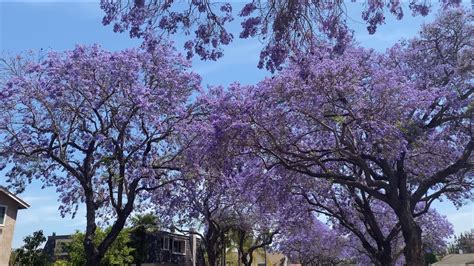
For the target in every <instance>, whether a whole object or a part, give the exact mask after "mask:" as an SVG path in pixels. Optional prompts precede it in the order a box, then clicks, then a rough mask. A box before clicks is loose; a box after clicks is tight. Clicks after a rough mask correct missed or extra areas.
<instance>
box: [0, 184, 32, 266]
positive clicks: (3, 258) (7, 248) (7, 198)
mask: <svg viewBox="0 0 474 266" xmlns="http://www.w3.org/2000/svg"><path fill="white" fill-rule="evenodd" d="M29 207H30V205H28V203H26V202H24V201H23V200H22V199H20V198H18V197H17V196H16V195H14V194H12V193H11V192H9V191H8V190H7V189H6V188H5V187H2V186H0V265H8V261H9V260H10V254H11V251H12V240H13V232H14V231H15V222H16V214H17V212H18V210H21V209H27V208H29Z"/></svg>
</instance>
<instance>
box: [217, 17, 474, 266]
mask: <svg viewBox="0 0 474 266" xmlns="http://www.w3.org/2000/svg"><path fill="white" fill-rule="evenodd" d="M472 18H473V17H472V15H471V14H469V13H466V12H465V11H463V10H458V9H455V10H449V11H448V12H446V13H444V14H442V15H441V16H440V17H439V18H438V19H437V20H436V21H435V22H434V23H432V24H428V25H425V26H424V27H423V29H422V31H421V33H420V36H419V37H417V38H415V39H413V40H410V41H406V42H402V43H401V44H399V45H396V46H395V47H394V48H393V49H391V50H390V51H388V52H387V54H379V53H376V52H374V51H370V50H365V49H362V48H357V47H348V48H347V49H346V51H345V53H344V54H342V55H334V54H333V53H332V49H331V48H330V47H328V46H327V45H324V44H321V45H320V46H319V47H317V48H316V49H314V50H313V52H312V53H309V54H306V53H304V54H301V56H298V57H296V58H295V60H294V62H293V63H292V64H290V66H289V67H287V68H285V69H284V70H282V71H281V72H280V73H279V74H278V75H276V76H274V77H273V78H268V79H266V80H264V81H262V82H261V83H259V84H258V85H257V86H250V87H239V86H237V87H235V86H234V87H233V88H231V89H230V90H229V95H228V96H227V99H228V100H227V101H228V102H229V103H226V106H229V108H228V109H229V113H230V114H232V115H233V116H234V117H235V120H236V122H235V123H236V124H238V125H239V126H241V127H242V128H243V129H242V130H241V132H242V134H241V135H240V138H241V139H242V142H243V143H245V144H246V145H247V146H248V147H249V149H248V150H247V151H246V152H247V153H254V154H255V155H256V156H258V157H259V158H260V159H261V160H262V161H264V162H265V165H266V166H267V167H268V168H269V169H271V168H274V167H276V166H280V167H284V168H286V169H287V170H289V171H292V172H294V173H295V174H302V175H304V176H306V177H307V178H316V179H325V180H328V181H330V182H333V183H335V184H340V185H344V186H347V187H350V188H354V189H356V190H358V191H361V192H363V193H364V194H366V195H368V196H370V197H372V198H374V199H376V200H380V201H382V202H385V203H386V204H387V205H388V206H390V208H391V209H392V210H393V212H394V213H395V215H396V217H397V219H398V222H399V223H400V230H401V232H402V235H403V237H404V241H405V250H404V255H405V259H406V262H407V264H408V265H422V264H423V250H422V247H423V245H422V230H421V227H420V224H419V223H418V222H417V220H416V219H417V217H420V216H422V215H423V214H425V213H426V212H428V210H429V208H430V206H431V204H432V202H433V201H435V200H437V199H439V198H442V197H446V198H448V199H450V200H452V201H453V202H454V203H455V204H458V205H460V204H462V203H463V202H464V200H465V199H469V198H471V197H472V189H473V186H474V175H473V156H472V150H473V148H474V141H473V124H472V123H473V119H472V117H473V106H472V102H473V93H474V89H473V87H472V78H473V76H472V74H473V64H472V60H470V58H472V52H473V39H472V35H473V26H472ZM231 102H233V103H234V104H231Z"/></svg>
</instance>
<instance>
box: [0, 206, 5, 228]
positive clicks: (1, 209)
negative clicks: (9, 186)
mask: <svg viewBox="0 0 474 266" xmlns="http://www.w3.org/2000/svg"><path fill="white" fill-rule="evenodd" d="M6 217H7V206H4V205H0V225H5V220H6Z"/></svg>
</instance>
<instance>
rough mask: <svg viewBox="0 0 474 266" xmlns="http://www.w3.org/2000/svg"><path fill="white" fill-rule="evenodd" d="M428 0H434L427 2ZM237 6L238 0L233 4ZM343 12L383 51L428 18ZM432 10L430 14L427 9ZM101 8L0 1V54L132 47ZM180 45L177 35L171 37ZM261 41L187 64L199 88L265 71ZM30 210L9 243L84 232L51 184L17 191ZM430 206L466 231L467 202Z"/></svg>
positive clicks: (472, 222) (51, 0) (363, 39)
mask: <svg viewBox="0 0 474 266" xmlns="http://www.w3.org/2000/svg"><path fill="white" fill-rule="evenodd" d="M433 2H434V1H433ZM234 4H235V5H237V6H241V5H242V3H240V2H236V3H234ZM348 8H349V16H350V17H351V19H352V20H351V21H352V22H351V23H350V26H351V28H353V29H355V32H356V38H357V40H358V41H359V42H360V43H361V44H362V45H363V46H365V47H370V48H374V49H376V50H380V51H383V50H385V49H386V48H388V47H390V46H391V45H393V44H394V43H395V42H396V41H397V40H399V39H401V38H410V37H412V36H414V35H415V34H416V33H417V32H418V31H419V28H420V25H421V24H422V23H423V22H426V21H430V20H432V19H433V15H434V14H432V15H430V16H428V17H426V18H422V17H411V16H409V14H408V13H409V11H407V12H406V13H407V15H406V17H405V18H404V19H403V20H402V21H396V20H394V19H393V18H391V17H390V16H388V17H389V18H388V23H387V25H384V26H382V27H380V28H379V30H378V32H377V34H375V35H369V34H367V32H366V30H365V27H366V26H365V24H363V23H361V22H360V21H361V19H360V12H359V11H360V9H361V8H362V6H361V5H360V4H350V5H348ZM433 13H436V12H433ZM101 19H102V11H101V10H100V9H99V5H98V3H97V2H93V1H74V2H69V1H57V0H43V1H35V0H30V1H13V2H6V1H3V0H0V54H1V55H3V56H5V55H14V54H16V53H18V52H21V51H25V50H28V49H33V50H34V51H38V50H39V49H41V48H43V49H54V50H67V49H72V48H73V47H74V45H75V44H93V43H99V44H101V45H102V46H103V47H104V48H106V49H110V50H119V49H124V48H129V47H133V46H138V45H139V41H137V40H132V39H130V38H129V37H128V35H127V34H116V33H113V32H112V29H111V28H110V27H104V26H102V24H101ZM238 27H239V25H238V22H236V23H234V24H233V25H232V29H233V30H234V36H238V32H237V31H238ZM173 40H175V41H176V42H177V44H178V49H179V50H180V49H181V45H180V44H181V43H182V38H181V37H180V36H174V37H173ZM261 47H262V44H261V43H259V42H258V41H257V40H240V39H236V40H235V41H234V42H233V43H232V44H231V45H229V46H228V47H226V49H225V51H224V53H225V56H224V58H222V59H221V60H219V61H217V62H213V61H207V62H202V61H199V60H197V59H195V60H194V62H193V69H194V71H196V72H197V73H199V74H201V75H202V76H203V86H207V85H219V84H220V85H228V84H230V83H232V82H233V81H236V80H238V81H239V82H240V83H243V84H251V83H255V82H257V81H259V80H261V79H262V78H263V77H265V76H269V75H270V73H268V72H266V71H264V70H259V69H257V67H256V65H257V62H258V55H259V51H260V49H261ZM3 174H4V173H2V172H0V184H5V181H4V176H3ZM20 196H21V197H22V198H23V199H24V200H25V201H27V202H28V203H29V204H30V205H31V208H30V209H28V210H22V211H20V212H19V214H18V218H17V226H16V229H15V238H14V242H13V246H14V247H19V246H21V244H22V239H23V237H24V236H26V235H28V234H31V233H32V232H33V231H36V230H39V229H43V231H44V232H45V234H46V235H50V234H51V233H52V232H56V233H57V234H69V233H72V232H74V231H75V230H84V228H85V218H84V216H85V212H84V211H79V213H78V215H77V217H76V218H75V219H71V218H69V217H66V218H61V217H60V216H59V212H58V210H57V209H58V203H57V194H56V192H55V189H54V188H47V189H41V184H39V183H33V184H32V185H31V186H29V187H28V188H27V189H26V191H25V192H24V193H23V194H22V195H20ZM435 207H436V208H437V209H438V211H439V212H440V213H442V214H444V215H446V216H447V217H448V219H449V220H450V221H451V223H453V225H454V229H455V232H456V233H457V234H458V233H460V232H463V231H466V230H470V228H471V227H474V205H473V204H472V202H471V203H470V204H469V205H466V206H464V207H462V208H460V209H458V210H456V209H455V208H454V206H453V205H452V204H450V203H449V202H442V203H440V202H437V203H435Z"/></svg>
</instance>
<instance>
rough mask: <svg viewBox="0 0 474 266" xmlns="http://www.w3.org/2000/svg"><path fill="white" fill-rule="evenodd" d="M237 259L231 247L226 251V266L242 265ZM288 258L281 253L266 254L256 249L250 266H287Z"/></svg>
mask: <svg viewBox="0 0 474 266" xmlns="http://www.w3.org/2000/svg"><path fill="white" fill-rule="evenodd" d="M239 260H240V258H239V252H238V250H237V248H235V247H231V248H228V249H227V251H226V257H225V264H226V266H240V265H243V264H242V263H241V262H240V261H239ZM289 265H293V264H290V261H289V260H288V258H287V257H286V256H285V255H283V254H281V253H273V252H266V251H265V250H263V249H261V248H260V249H257V250H256V251H254V253H253V261H252V266H289Z"/></svg>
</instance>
